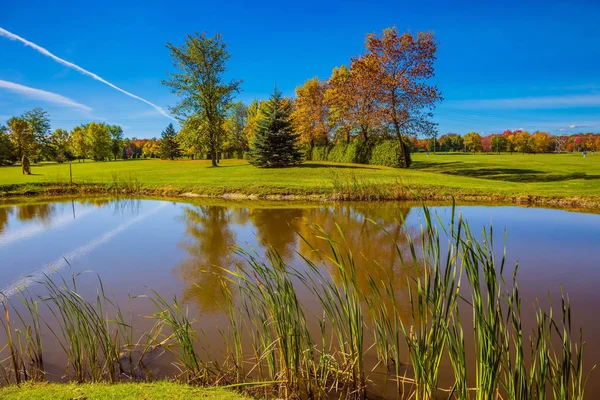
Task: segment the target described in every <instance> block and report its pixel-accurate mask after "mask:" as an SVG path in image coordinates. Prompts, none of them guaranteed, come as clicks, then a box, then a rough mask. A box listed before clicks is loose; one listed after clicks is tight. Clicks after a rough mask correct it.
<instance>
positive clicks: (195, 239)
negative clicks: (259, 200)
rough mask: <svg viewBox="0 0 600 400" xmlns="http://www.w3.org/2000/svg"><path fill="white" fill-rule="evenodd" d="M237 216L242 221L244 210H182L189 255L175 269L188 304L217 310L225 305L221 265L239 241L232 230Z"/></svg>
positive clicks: (183, 245) (209, 207)
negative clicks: (181, 281)
mask: <svg viewBox="0 0 600 400" xmlns="http://www.w3.org/2000/svg"><path fill="white" fill-rule="evenodd" d="M234 217H237V220H238V221H239V220H240V217H242V219H243V213H242V214H241V215H240V214H239V213H232V212H230V210H229V209H228V208H225V207H218V206H195V207H185V208H184V209H183V220H184V222H185V235H186V236H187V238H188V239H190V240H189V241H185V242H181V243H180V244H179V246H180V247H181V248H182V249H184V250H185V251H186V252H187V258H186V259H185V260H184V261H182V262H181V263H180V264H179V266H177V267H176V268H175V270H176V271H177V272H178V273H179V275H180V276H181V279H182V280H183V282H184V283H185V287H184V289H183V301H184V302H185V303H195V304H197V305H198V306H199V308H200V309H201V310H203V311H214V310H217V309H219V307H220V306H222V304H223V293H222V288H221V277H222V276H223V271H222V269H221V268H222V267H225V268H226V267H228V266H229V265H230V263H231V255H232V252H233V245H234V244H235V242H236V235H235V234H234V232H233V231H232V230H231V223H232V220H233V219H234Z"/></svg>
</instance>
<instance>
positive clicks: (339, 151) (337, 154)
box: [327, 143, 348, 163]
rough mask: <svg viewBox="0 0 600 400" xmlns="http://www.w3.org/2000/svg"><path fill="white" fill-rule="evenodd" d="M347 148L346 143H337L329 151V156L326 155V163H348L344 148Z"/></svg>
mask: <svg viewBox="0 0 600 400" xmlns="http://www.w3.org/2000/svg"><path fill="white" fill-rule="evenodd" d="M347 147H348V146H347V145H346V143H337V144H335V145H333V147H332V148H331V149H330V151H329V154H328V155H327V161H332V162H340V163H341V162H348V161H345V160H346V148H347Z"/></svg>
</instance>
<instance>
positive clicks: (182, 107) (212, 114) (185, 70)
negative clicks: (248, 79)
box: [163, 33, 241, 166]
mask: <svg viewBox="0 0 600 400" xmlns="http://www.w3.org/2000/svg"><path fill="white" fill-rule="evenodd" d="M167 48H168V49H169V50H170V51H171V58H172V59H173V65H174V67H175V70H176V72H175V73H173V74H169V79H168V80H165V81H163V84H164V85H166V86H168V87H170V88H171V91H172V92H173V93H174V94H176V95H177V96H179V97H180V99H181V100H180V102H179V103H178V104H177V105H176V106H175V107H173V108H172V111H173V112H174V113H175V114H177V115H178V116H179V117H180V118H181V119H183V120H186V119H188V118H190V117H192V116H195V117H196V118H200V119H201V120H203V121H206V126H205V127H204V128H205V132H204V133H203V134H202V135H199V136H198V138H200V139H202V140H203V141H204V142H205V143H203V145H204V146H205V147H206V148H207V149H208V151H209V153H210V156H211V159H212V165H213V166H217V156H218V154H217V153H218V152H219V151H220V150H221V145H222V143H223V140H224V136H225V134H226V131H225V129H223V124H224V122H225V119H226V114H227V110H228V109H229V107H230V105H231V102H232V100H233V96H234V94H235V93H236V92H239V85H240V83H241V81H235V80H231V81H229V82H226V81H225V78H224V74H225V72H226V71H227V68H226V63H227V60H228V59H229V57H230V55H229V53H228V52H227V44H226V43H225V42H224V41H223V38H222V36H221V35H219V34H216V35H215V36H213V37H209V36H207V35H206V34H205V33H203V34H201V35H198V34H195V35H187V38H186V40H185V43H184V44H183V45H181V46H175V45H173V44H171V43H168V42H167Z"/></svg>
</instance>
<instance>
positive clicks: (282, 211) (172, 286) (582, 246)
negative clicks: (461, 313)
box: [0, 199, 600, 399]
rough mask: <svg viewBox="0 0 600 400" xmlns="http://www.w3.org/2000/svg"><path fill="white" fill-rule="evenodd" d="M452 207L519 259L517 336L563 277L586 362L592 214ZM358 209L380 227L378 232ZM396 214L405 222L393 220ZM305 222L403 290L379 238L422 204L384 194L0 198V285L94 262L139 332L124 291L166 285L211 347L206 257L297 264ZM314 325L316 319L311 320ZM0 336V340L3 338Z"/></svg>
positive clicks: (54, 350) (414, 220)
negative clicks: (267, 256) (377, 198)
mask: <svg viewBox="0 0 600 400" xmlns="http://www.w3.org/2000/svg"><path fill="white" fill-rule="evenodd" d="M431 211H432V212H433V213H437V214H438V215H439V217H440V218H441V221H442V223H443V224H447V223H448V222H449V219H450V215H451V208H450V207H449V206H432V207H431ZM458 211H459V212H460V213H462V214H463V216H464V218H465V219H466V220H467V221H468V222H469V224H470V226H471V228H472V230H473V231H478V230H479V229H480V228H482V227H484V226H489V225H490V223H493V226H494V229H495V230H496V241H497V243H496V248H497V249H498V254H500V253H501V250H502V246H503V240H504V239H503V237H502V234H501V232H502V230H504V229H506V231H507V239H506V251H507V259H508V265H514V264H515V263H516V262H518V263H519V266H520V267H519V286H520V290H521V294H522V297H523V320H524V321H526V322H525V324H524V325H525V326H524V328H525V330H526V335H527V332H529V331H530V330H531V323H532V322H533V320H534V318H535V316H534V310H533V306H532V305H533V303H534V301H535V300H536V299H537V298H539V299H541V300H542V301H544V299H547V297H548V293H551V294H552V296H553V298H555V299H558V297H559V295H560V285H561V284H562V285H563V287H564V290H565V292H567V293H568V294H569V295H570V298H571V302H572V306H573V324H574V326H581V327H582V328H583V332H584V338H585V339H586V340H587V348H586V353H585V359H586V364H587V366H588V367H589V366H591V365H593V364H596V363H598V362H600V341H598V340H597V338H598V337H600V317H598V314H596V313H597V310H600V290H599V286H600V268H599V266H600V215H594V214H584V213H575V212H568V211H562V210H550V209H538V208H521V207H509V206H471V205H469V206H459V207H458ZM369 220H373V221H376V222H377V223H378V224H380V225H381V226H383V227H385V228H386V229H387V230H388V235H386V234H385V233H383V232H382V230H381V229H379V228H377V227H376V226H374V225H373V224H372V223H371V222H369ZM399 220H405V221H406V224H405V226H404V227H402V226H401V225H400V224H399V223H398V222H397V221H399ZM307 222H316V223H318V224H320V225H321V226H323V227H324V228H325V229H326V230H327V231H329V232H334V230H335V229H336V228H335V224H336V223H337V224H338V225H339V227H340V229H341V231H342V232H344V234H345V236H346V238H347V241H348V243H349V244H350V246H351V247H352V249H353V251H354V253H355V254H360V255H361V257H364V258H365V259H375V260H377V261H378V262H379V263H380V264H381V265H382V266H383V268H382V269H381V271H380V272H379V274H385V275H384V276H382V277H381V278H383V279H386V280H389V281H391V282H393V283H394V286H395V288H397V289H398V293H399V296H402V295H404V296H406V290H404V291H403V290H402V288H403V287H404V286H406V282H407V277H408V276H410V274H411V270H410V268H404V269H403V268H401V267H400V264H399V261H398V258H397V256H396V253H395V248H394V247H393V245H392V241H391V240H390V238H392V239H394V240H397V241H398V242H399V243H400V244H401V245H402V244H403V243H406V234H408V235H409V236H411V237H415V238H416V237H418V235H419V232H420V225H421V224H422V223H423V222H424V215H423V210H422V209H421V208H420V206H419V205H414V204H404V203H392V202H388V203H347V204H319V203H313V204H295V203H284V202H271V203H263V202H243V203H238V202H222V201H215V200H202V201H195V202H193V203H182V202H169V201H157V200H120V201H116V200H103V199H90V200H75V201H53V202H45V201H43V200H39V201H34V200H31V202H29V203H24V204H18V205H10V204H0V291H1V292H3V293H5V294H6V295H7V296H8V297H9V298H10V299H11V301H15V300H16V296H15V293H16V292H15V287H16V286H23V285H28V286H29V287H30V289H31V290H32V291H34V292H35V291H36V290H38V291H39V290H41V286H40V285H39V284H36V281H38V280H39V279H40V277H41V276H42V275H43V273H50V274H55V273H56V272H54V271H55V270H58V271H59V272H58V273H59V274H62V275H63V276H70V275H71V274H73V273H76V272H81V271H93V272H95V273H97V274H98V275H99V276H100V277H101V278H102V280H103V282H104V284H105V286H106V287H108V288H110V290H111V291H112V292H113V293H114V297H115V298H116V300H117V301H118V302H119V304H120V305H121V306H122V308H124V309H127V310H129V309H131V318H132V320H133V321H134V326H135V329H136V330H137V331H138V332H143V331H145V330H147V329H149V328H150V326H151V321H150V320H148V319H147V318H144V316H147V315H151V314H152V313H153V312H154V311H155V308H154V306H153V305H152V304H151V302H150V301H149V300H148V299H145V298H136V299H131V296H135V295H143V294H149V292H150V290H149V289H153V290H156V291H157V292H158V293H160V294H161V295H163V296H164V297H165V298H172V297H173V296H177V297H178V298H179V299H180V300H181V301H182V302H183V303H184V304H185V305H186V306H188V307H189V310H190V315H191V316H193V317H194V318H195V319H196V320H197V321H198V326H199V327H201V328H202V329H203V331H204V333H205V335H206V338H207V339H206V340H207V341H208V342H210V347H211V350H213V351H215V352H219V351H222V348H221V346H222V345H220V344H219V343H221V342H222V341H221V336H220V333H219V327H221V326H224V325H226V323H227V320H226V318H225V316H224V313H223V310H222V306H223V298H222V292H221V289H220V287H219V281H220V280H219V271H220V270H219V268H218V267H217V266H220V265H222V266H225V267H231V266H232V264H233V263H234V258H235V257H234V256H233V250H232V246H233V245H234V244H238V245H240V246H242V247H244V248H254V249H256V250H257V251H258V253H259V254H262V253H263V252H264V247H263V245H262V243H265V242H267V243H270V244H271V245H272V246H274V247H275V248H276V249H277V250H278V252H279V253H280V254H281V256H282V257H283V258H284V259H285V260H286V261H287V262H289V263H290V264H291V265H295V266H297V267H298V268H300V269H303V268H304V269H305V267H303V263H302V262H301V260H300V257H298V255H297V254H296V252H297V251H298V252H300V253H303V254H305V255H307V254H308V252H309V248H308V246H307V245H306V244H305V243H304V242H303V241H302V240H301V239H300V237H299V236H298V234H297V233H300V234H302V235H304V236H306V237H310V236H311V231H310V228H309V227H308V224H307ZM442 242H443V241H442ZM358 267H359V271H358V280H359V284H361V285H364V290H365V291H367V290H369V287H368V282H367V279H366V277H367V276H368V275H369V274H371V273H372V269H369V267H368V266H367V264H366V263H364V264H361V263H360V262H359V263H358ZM334 279H335V276H334ZM79 281H80V284H79V291H80V292H81V293H82V294H84V295H87V296H93V295H95V293H96V290H97V287H98V285H97V278H96V277H95V275H94V274H84V275H82V276H80V278H79ZM298 293H299V295H300V297H301V301H302V302H303V304H304V305H305V307H306V309H307V312H308V313H311V312H313V313H314V314H315V316H317V315H318V314H319V308H318V306H317V303H316V301H315V299H314V298H311V296H309V295H308V293H307V291H306V290H303V289H299V291H298ZM404 302H405V303H407V302H408V299H404ZM407 308H408V307H407ZM408 312H409V311H408V309H407V310H406V313H408ZM44 317H46V318H47V317H48V316H47V315H45V316H44ZM309 320H310V318H309ZM313 320H314V321H316V318H314V319H313ZM313 328H314V329H317V326H316V323H315V326H313ZM466 333H467V343H468V342H469V340H472V339H471V337H472V336H471V334H470V332H469V331H468V330H467V332H466ZM0 339H2V340H3V341H2V342H1V343H0V348H2V347H3V345H4V338H3V337H0ZM45 340H48V341H51V340H52V337H51V336H50V335H49V334H47V335H46V336H45ZM45 351H46V353H47V354H46V364H47V365H49V367H48V370H49V372H50V375H49V377H50V378H51V379H59V378H60V377H61V375H62V374H63V373H64V365H65V360H64V356H63V355H62V353H61V351H60V349H59V348H58V346H46V347H45ZM467 356H468V357H469V356H471V357H472V354H467ZM2 358H3V357H2ZM367 361H369V356H367ZM153 368H154V373H155V375H157V376H164V375H169V374H170V373H172V368H171V367H170V364H169V361H168V359H167V358H166V357H165V358H164V359H163V360H161V359H157V360H155V362H154V365H153ZM596 375H597V374H596ZM371 379H372V380H373V381H374V382H375V383H374V386H375V388H374V391H375V392H377V391H380V392H382V393H383V392H385V390H383V389H381V390H379V389H380V388H379V389H378V388H377V386H381V384H380V385H378V384H377V382H379V378H377V377H376V376H375V375H374V376H373V377H371ZM441 382H442V384H444V385H446V386H447V385H449V384H450V383H451V370H450V369H449V368H443V370H442V374H441ZM586 394H587V396H586V398H590V399H594V398H600V379H597V377H596V376H593V377H592V379H590V381H589V383H588V388H587V393H586Z"/></svg>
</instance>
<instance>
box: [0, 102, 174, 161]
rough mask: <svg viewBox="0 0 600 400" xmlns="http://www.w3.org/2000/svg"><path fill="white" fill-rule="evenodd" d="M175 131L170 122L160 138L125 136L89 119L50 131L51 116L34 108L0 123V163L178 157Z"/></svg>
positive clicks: (120, 129) (112, 127) (117, 130)
mask: <svg viewBox="0 0 600 400" xmlns="http://www.w3.org/2000/svg"><path fill="white" fill-rule="evenodd" d="M176 136H177V132H176V131H175V129H174V128H173V125H169V126H168V127H167V129H165V131H164V132H163V133H162V137H161V139H156V138H153V139H137V138H132V139H127V138H125V137H124V136H123V129H122V128H121V127H120V126H119V125H109V124H106V123H104V122H93V121H92V122H89V123H87V124H81V125H78V126H75V127H74V128H73V129H71V130H70V131H69V130H66V129H60V128H58V129H55V130H54V131H52V130H51V125H50V116H49V115H48V113H47V112H46V111H44V110H43V109H42V108H35V109H33V110H31V111H27V112H25V113H23V114H22V115H20V116H16V117H12V118H10V119H9V120H8V121H7V122H6V125H0V165H11V164H14V163H16V162H18V161H21V160H22V159H23V157H26V158H27V159H29V160H31V161H33V162H40V161H56V162H58V163H63V162H65V161H73V160H80V161H82V160H83V161H85V160H86V159H92V160H95V161H106V160H110V159H113V160H116V159H118V158H121V159H132V158H142V157H144V158H150V157H161V158H170V159H174V158H178V157H180V156H181V151H180V150H179V145H178V144H177V142H176Z"/></svg>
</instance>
